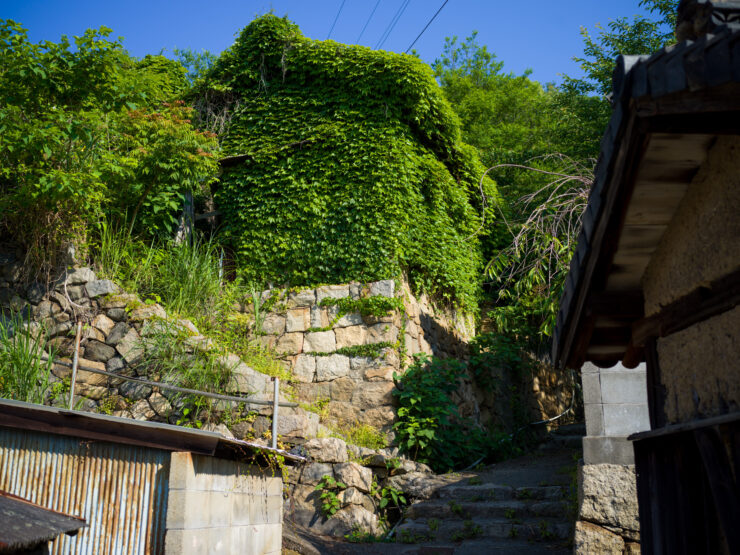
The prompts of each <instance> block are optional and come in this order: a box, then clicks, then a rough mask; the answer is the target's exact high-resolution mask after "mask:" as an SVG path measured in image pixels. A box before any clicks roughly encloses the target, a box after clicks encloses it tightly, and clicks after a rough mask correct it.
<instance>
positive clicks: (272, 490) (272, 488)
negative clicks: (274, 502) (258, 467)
mask: <svg viewBox="0 0 740 555" xmlns="http://www.w3.org/2000/svg"><path fill="white" fill-rule="evenodd" d="M261 481H263V482H264V483H265V486H264V487H265V490H266V491H265V493H266V495H282V494H283V479H282V478H279V477H278V478H262V479H261Z"/></svg>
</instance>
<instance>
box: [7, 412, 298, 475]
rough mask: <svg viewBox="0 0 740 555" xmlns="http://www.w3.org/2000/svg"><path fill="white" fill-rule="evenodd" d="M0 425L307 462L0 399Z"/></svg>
mask: <svg viewBox="0 0 740 555" xmlns="http://www.w3.org/2000/svg"><path fill="white" fill-rule="evenodd" d="M0 426H5V427H10V428H21V429H29V430H37V431H42V432H50V433H55V434H61V435H67V436H74V437H78V438H84V439H89V440H97V441H108V442H113V443H122V444H128V445H136V446H141V447H152V448H155V449H164V450H167V451H190V452H193V453H199V454H203V455H215V454H216V453H218V456H220V457H226V458H233V459H242V458H246V457H247V456H250V457H251V456H253V455H254V454H255V453H257V452H260V453H268V454H270V453H272V454H276V455H281V456H282V457H284V458H285V460H287V461H292V462H304V461H305V460H306V459H305V458H304V457H300V456H298V455H294V454H292V453H288V452H287V451H285V450H283V449H272V448H270V447H266V446H263V445H259V444H256V443H251V442H248V441H241V440H238V439H232V438H225V437H224V436H222V435H221V434H219V433H216V432H206V431H203V430H196V429H193V428H183V427H181V426H173V425H171V424H160V423H157V422H146V421H140V420H131V419H129V418H119V417H116V416H108V415H105V414H94V413H90V412H82V411H75V410H66V409H59V408H55V407H46V406H43V405H35V404H31V403H24V402H21V401H12V400H9V399H1V400H0Z"/></svg>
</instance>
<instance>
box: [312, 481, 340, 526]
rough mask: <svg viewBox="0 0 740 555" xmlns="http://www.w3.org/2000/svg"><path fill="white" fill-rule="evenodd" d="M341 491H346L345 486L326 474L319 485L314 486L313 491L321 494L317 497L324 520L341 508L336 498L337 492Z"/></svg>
mask: <svg viewBox="0 0 740 555" xmlns="http://www.w3.org/2000/svg"><path fill="white" fill-rule="evenodd" d="M343 489H347V485H346V484H344V483H343V482H340V481H338V480H336V479H334V478H333V477H332V476H329V475H328V474H325V475H324V477H323V478H321V480H320V481H319V483H318V484H316V487H315V488H314V491H319V492H321V493H320V495H319V497H320V499H321V512H322V513H323V514H324V516H325V517H326V518H331V517H333V516H334V514H335V513H336V512H337V511H338V510H339V509H341V508H342V504H341V503H340V501H339V498H338V497H337V491H340V490H343Z"/></svg>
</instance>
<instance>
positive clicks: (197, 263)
mask: <svg viewBox="0 0 740 555" xmlns="http://www.w3.org/2000/svg"><path fill="white" fill-rule="evenodd" d="M219 253H220V250H219V248H218V246H217V245H216V244H215V243H214V242H212V241H210V240H205V239H203V238H202V237H199V236H194V237H193V239H192V241H184V242H182V243H179V244H178V243H175V242H174V241H170V240H168V241H164V240H163V241H160V242H152V243H150V244H147V243H145V242H144V241H142V240H140V239H137V238H135V237H132V236H131V235H130V234H129V233H128V231H127V230H126V229H125V227H122V228H116V227H114V226H111V225H109V224H106V223H103V224H101V225H100V230H99V234H98V245H97V249H96V256H95V259H96V268H97V270H98V272H99V273H100V274H101V275H102V276H104V277H107V278H109V279H114V280H116V281H118V282H119V283H121V284H122V285H123V287H124V288H126V289H127V290H129V291H133V292H136V293H138V294H139V295H140V296H142V297H145V298H152V299H155V300H157V301H158V302H161V303H162V304H163V305H164V306H165V308H167V309H168V310H169V311H171V312H174V313H177V314H181V315H183V316H188V317H192V318H199V317H202V316H204V315H207V314H208V313H209V312H210V311H212V310H213V308H214V306H215V305H216V304H217V303H218V300H219V297H220V295H221V292H222V285H221V277H220V271H219V270H220V269H219Z"/></svg>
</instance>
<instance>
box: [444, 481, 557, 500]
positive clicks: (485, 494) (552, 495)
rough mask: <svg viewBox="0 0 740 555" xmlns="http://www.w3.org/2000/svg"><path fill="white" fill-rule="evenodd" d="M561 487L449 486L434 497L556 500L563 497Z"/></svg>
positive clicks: (484, 484)
mask: <svg viewBox="0 0 740 555" xmlns="http://www.w3.org/2000/svg"><path fill="white" fill-rule="evenodd" d="M565 493H566V492H565V488H563V487H562V486H532V487H521V488H512V487H511V486H502V485H499V484H490V483H489V484H486V483H483V484H479V485H457V484H453V485H449V486H445V487H443V488H440V489H438V490H437V491H436V492H435V495H434V497H438V498H440V499H456V500H457V501H458V502H462V501H472V502H475V501H500V500H504V499H522V500H526V499H540V500H548V501H552V500H558V499H563V498H564V497H565Z"/></svg>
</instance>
